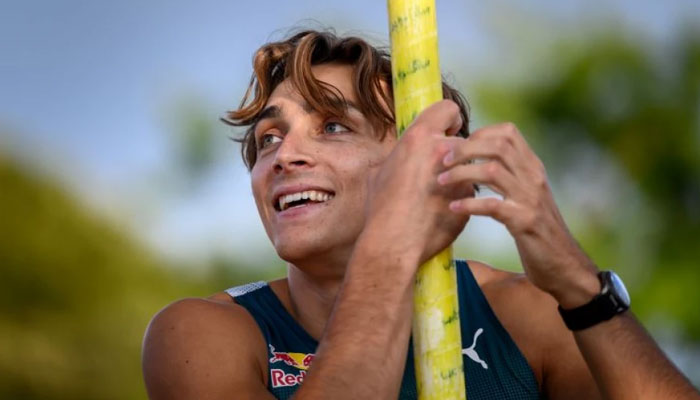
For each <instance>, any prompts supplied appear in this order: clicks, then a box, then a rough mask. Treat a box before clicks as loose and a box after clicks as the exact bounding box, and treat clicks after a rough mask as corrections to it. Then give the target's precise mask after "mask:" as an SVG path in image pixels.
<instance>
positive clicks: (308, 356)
mask: <svg viewBox="0 0 700 400" xmlns="http://www.w3.org/2000/svg"><path fill="white" fill-rule="evenodd" d="M268 346H269V347H270V354H272V357H270V364H274V363H277V362H283V363H285V364H287V365H289V366H290V367H294V368H298V369H301V370H307V369H308V368H309V366H310V365H311V361H313V359H314V354H313V353H287V352H283V351H275V346H273V345H271V344H268Z"/></svg>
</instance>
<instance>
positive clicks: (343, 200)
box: [251, 64, 396, 264]
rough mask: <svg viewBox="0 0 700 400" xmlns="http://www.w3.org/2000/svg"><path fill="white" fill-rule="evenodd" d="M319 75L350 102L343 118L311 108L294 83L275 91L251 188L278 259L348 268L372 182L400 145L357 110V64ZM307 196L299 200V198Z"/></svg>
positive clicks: (321, 68)
mask: <svg viewBox="0 0 700 400" xmlns="http://www.w3.org/2000/svg"><path fill="white" fill-rule="evenodd" d="M312 72H313V74H314V76H315V77H316V78H317V79H318V80H320V81H323V82H326V83H328V84H330V85H333V86H335V87H336V88H338V90H340V92H341V93H342V94H343V96H345V99H346V100H347V102H348V112H347V116H346V118H344V119H333V118H327V117H326V116H324V115H321V114H320V113H319V112H317V111H315V110H311V109H310V108H309V106H308V105H307V104H306V102H305V101H304V99H303V98H302V97H301V96H300V95H299V94H298V93H297V92H296V91H295V90H293V89H292V86H291V85H289V83H288V82H286V81H285V82H283V83H281V84H280V85H279V86H278V87H277V88H276V89H275V90H274V91H273V93H272V95H271V96H270V99H269V101H268V103H267V105H266V109H265V110H264V111H263V112H262V114H261V116H262V118H261V119H260V121H259V122H258V123H257V125H256V127H255V140H256V143H257V148H258V159H257V162H256V163H255V165H254V166H253V169H252V172H251V176H252V188H253V195H254V196H255V202H256V204H257V207H258V212H259V213H260V217H261V218H262V222H263V224H264V226H265V230H266V231H267V235H268V236H269V237H270V240H271V241H272V243H273V245H274V246H275V249H276V250H277V252H278V254H279V256H280V257H281V258H282V259H284V260H286V261H289V262H292V263H295V264H297V263H304V262H307V263H309V262H311V263H314V264H316V263H318V262H321V263H345V262H347V260H348V258H349V256H350V254H351V252H352V249H353V245H354V243H355V240H356V239H357V237H358V235H359V233H360V232H361V231H362V229H363V227H364V223H365V218H364V207H365V200H366V197H367V180H368V177H369V176H370V174H371V173H372V171H373V170H374V169H376V168H377V167H378V165H379V164H381V162H382V161H383V160H384V159H385V158H386V157H387V155H388V154H389V153H390V152H391V150H392V149H393V147H394V145H395V144H396V138H395V137H394V136H393V135H392V134H391V133H390V134H387V135H385V138H384V140H381V139H380V138H381V136H382V134H381V132H376V131H375V130H374V128H373V125H372V124H371V123H370V121H368V120H367V119H366V118H365V117H364V115H363V114H362V113H361V112H360V111H359V110H358V109H357V108H355V107H354V106H353V104H357V97H356V93H354V90H353V87H352V67H350V66H345V65H335V64H324V65H318V66H314V67H312ZM300 197H301V198H300Z"/></svg>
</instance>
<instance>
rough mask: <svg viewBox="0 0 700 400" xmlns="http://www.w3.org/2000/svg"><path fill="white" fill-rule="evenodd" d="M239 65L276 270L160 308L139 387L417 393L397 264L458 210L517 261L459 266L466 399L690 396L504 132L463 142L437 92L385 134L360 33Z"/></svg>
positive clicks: (383, 104)
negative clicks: (518, 264)
mask: <svg viewBox="0 0 700 400" xmlns="http://www.w3.org/2000/svg"><path fill="white" fill-rule="evenodd" d="M254 70H255V71H254V79H253V80H252V81H251V85H250V88H249V90H248V93H247V94H246V96H245V98H244V99H243V102H242V103H241V107H240V108H239V109H238V110H236V111H233V112H231V113H230V114H229V118H228V120H229V122H230V123H232V124H234V125H245V126H249V129H248V131H247V133H246V135H245V137H244V138H243V148H242V152H243V155H244V158H245V160H246V163H247V165H248V167H249V168H250V169H251V180H252V188H253V194H254V196H255V200H256V204H257V207H258V211H259V213H260V217H261V219H262V222H263V224H264V226H265V229H266V231H267V234H268V236H269V237H270V240H271V241H272V243H273V244H274V246H275V249H276V251H277V253H278V255H279V256H280V257H281V258H282V259H284V260H285V261H287V263H288V274H287V278H286V279H280V280H277V281H272V282H269V283H257V284H252V285H247V286H244V287H239V288H234V289H230V290H228V291H227V292H225V293H219V294H215V295H213V296H211V297H210V298H208V299H185V300H181V301H178V302H176V303H174V304H171V305H169V306H168V307H166V308H165V309H164V310H163V311H161V312H160V313H158V314H157V315H156V316H155V317H154V319H153V321H152V322H151V324H150V326H149V328H148V331H147V333H146V337H145V339H144V352H143V368H144V376H145V380H146V387H147V389H148V393H149V396H150V397H151V398H152V399H190V398H192V399H194V398H196V399H230V398H251V399H272V398H289V397H294V398H295V399H309V398H313V399H317V398H323V399H369V398H371V399H375V398H376V399H395V398H397V397H400V398H413V397H415V377H414V376H413V369H412V360H411V358H412V354H411V349H410V345H409V343H410V333H411V332H410V331H411V315H412V312H413V309H412V296H413V277H414V274H415V271H416V270H417V268H418V266H419V265H420V264H421V263H422V262H423V261H425V260H427V259H428V258H430V256H432V255H433V254H435V253H437V252H438V251H440V250H441V249H443V248H445V247H446V246H448V245H449V244H450V243H451V242H452V241H453V240H454V239H455V238H456V236H457V235H458V234H459V233H460V232H461V231H462V229H463V228H464V226H465V224H466V223H467V221H468V219H469V216H470V215H486V216H490V217H492V218H494V219H496V220H498V221H500V222H502V223H503V224H504V225H505V226H506V227H507V228H508V230H509V232H510V233H511V235H512V236H513V239H514V240H515V243H516V245H517V248H518V251H519V254H520V257H521V260H522V265H523V267H524V270H525V274H514V273H508V272H504V271H499V270H496V269H493V268H491V267H489V266H487V265H485V264H482V263H479V262H476V261H469V262H468V263H465V262H458V276H459V292H460V307H461V311H460V312H461V313H462V315H461V320H460V323H461V328H462V336H463V338H462V340H463V345H464V346H463V347H464V350H463V353H464V363H465V373H466V381H467V393H468V396H469V399H470V400H471V399H490V398H493V399H495V398H499V399H508V398H510V399H529V398H540V397H545V398H552V399H596V398H610V399H662V398H663V399H666V398H669V399H670V398H673V399H700V395H699V394H698V392H696V391H695V390H694V389H693V387H692V386H691V385H690V383H689V382H688V381H687V380H686V379H685V378H684V377H683V376H682V374H680V373H679V372H678V371H677V369H676V368H675V367H674V366H673V365H672V364H671V363H670V362H669V361H668V359H667V358H666V357H665V356H664V354H663V353H662V352H661V351H660V350H659V349H658V347H657V346H656V344H655V343H654V342H653V340H652V339H651V338H650V337H649V336H648V335H647V334H646V333H645V331H644V329H643V328H642V327H641V326H640V325H639V324H638V322H637V321H636V320H635V319H634V317H633V316H632V314H631V313H630V312H625V310H626V308H627V303H628V300H627V299H625V296H626V293H625V292H624V288H623V287H621V286H620V284H619V281H618V280H616V278H615V276H614V274H610V273H602V274H599V273H598V272H599V271H598V269H597V267H596V266H595V264H594V262H593V261H591V260H590V259H589V258H588V257H587V256H586V254H585V253H584V252H583V251H582V250H581V249H580V248H579V246H578V245H577V243H576V241H575V240H574V238H573V237H572V236H571V234H570V233H569V231H568V229H567V228H566V225H565V223H564V221H563V220H562V217H561V215H560V214H559V211H558V209H557V207H556V205H555V203H554V200H553V198H552V194H551V191H550V189H549V187H548V184H547V178H546V174H545V170H544V167H543V165H542V163H541V162H540V160H539V159H538V158H537V156H536V155H535V154H534V153H533V152H532V150H531V149H530V148H529V146H528V144H527V143H526V141H525V140H524V138H523V136H522V135H521V134H520V133H519V132H518V130H517V128H516V127H515V126H513V125H512V124H508V123H506V124H499V125H495V126H490V127H486V128H483V129H480V130H477V131H476V132H474V133H473V134H471V135H468V126H467V123H468V119H467V112H466V108H465V106H464V105H463V104H464V103H463V102H462V101H461V100H460V97H459V95H458V93H456V92H455V91H454V90H453V89H451V88H450V87H449V86H447V85H444V87H445V94H446V98H448V99H449V100H444V101H442V102H439V103H437V104H435V105H433V106H431V107H430V108H428V109H427V110H426V111H424V112H423V113H421V114H420V115H419V116H418V117H417V119H416V120H415V122H414V123H413V124H412V125H411V126H410V127H409V128H408V129H407V131H406V133H405V135H404V137H403V138H402V139H401V140H400V141H398V140H397V139H396V137H395V130H394V128H393V115H392V112H393V111H392V110H393V105H392V100H391V72H390V62H389V58H388V55H387V54H385V53H383V52H381V51H379V50H377V49H375V48H373V47H371V46H369V45H368V44H367V43H366V42H364V41H362V40H361V39H358V38H344V39H343V38H338V37H336V36H335V35H333V34H331V33H327V32H313V31H307V32H301V33H299V34H297V35H295V36H293V37H291V38H289V39H288V40H285V41H282V42H277V43H269V44H267V45H265V46H263V47H262V48H261V49H260V50H259V51H258V52H257V54H256V56H255V59H254ZM252 93H254V95H253V98H252V100H250V101H248V100H249V99H248V98H249V97H250V95H251V94H252ZM458 133H459V134H460V135H457V134H458ZM445 134H447V136H446V135H445ZM467 136H468V138H465V137H467ZM477 158H478V159H482V160H484V161H483V162H479V163H473V162H472V161H473V160H474V159H477ZM476 184H483V185H488V186H489V187H491V188H492V189H493V190H495V191H496V192H498V193H500V194H501V195H502V196H503V199H502V200H501V199H494V198H476V197H475V196H474V191H473V189H472V188H473V187H474V186H475V185H476ZM611 304H612V305H611ZM558 308H560V309H561V310H562V312H561V314H560V312H558ZM563 318H564V320H566V323H567V324H568V327H569V328H571V329H572V330H570V329H568V328H567V325H565V323H564V320H563Z"/></svg>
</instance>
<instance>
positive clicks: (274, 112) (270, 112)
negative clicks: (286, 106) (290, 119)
mask: <svg viewBox="0 0 700 400" xmlns="http://www.w3.org/2000/svg"><path fill="white" fill-rule="evenodd" d="M281 115H282V109H281V108H280V107H279V106H268V107H266V108H265V109H264V110H262V111H261V112H260V115H258V117H257V118H255V122H253V126H252V128H253V131H255V127H257V126H258V123H259V122H260V121H262V120H264V119H270V118H279V117H280V116H281Z"/></svg>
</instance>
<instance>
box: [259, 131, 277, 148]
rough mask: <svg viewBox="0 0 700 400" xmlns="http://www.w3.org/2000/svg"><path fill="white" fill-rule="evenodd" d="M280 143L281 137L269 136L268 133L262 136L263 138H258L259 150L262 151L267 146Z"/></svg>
mask: <svg viewBox="0 0 700 400" xmlns="http://www.w3.org/2000/svg"><path fill="white" fill-rule="evenodd" d="M281 141H282V138H281V137H279V136H276V135H272V134H269V133H268V134H266V135H263V136H262V137H261V138H260V148H261V149H264V148H265V147H267V146H269V145H271V144H275V143H277V142H281Z"/></svg>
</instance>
